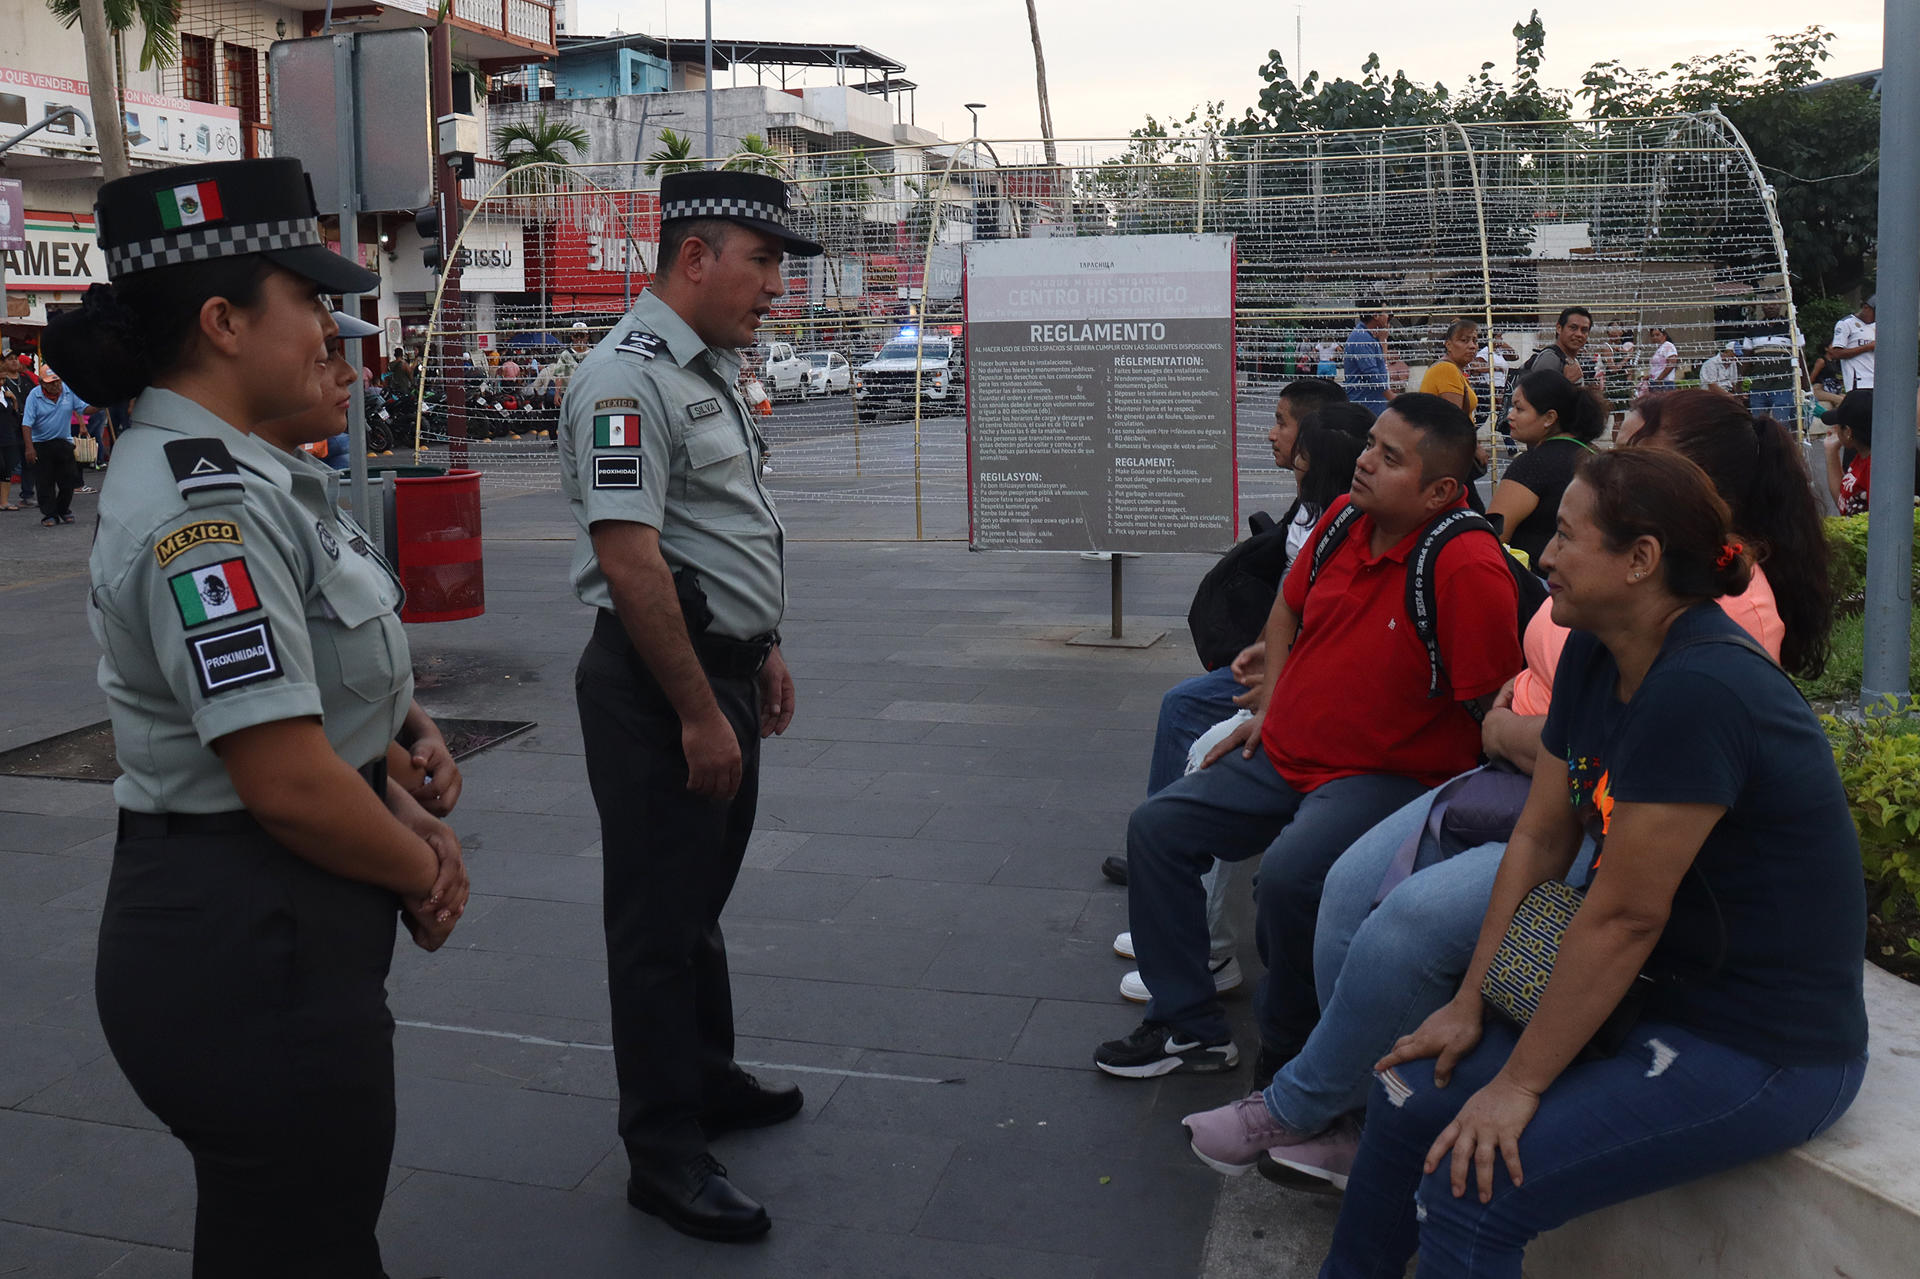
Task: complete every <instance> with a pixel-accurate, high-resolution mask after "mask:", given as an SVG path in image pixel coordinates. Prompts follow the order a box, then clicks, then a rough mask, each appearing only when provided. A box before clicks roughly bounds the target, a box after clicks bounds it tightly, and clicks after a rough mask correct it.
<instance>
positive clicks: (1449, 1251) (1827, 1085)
mask: <svg viewBox="0 0 1920 1279" xmlns="http://www.w3.org/2000/svg"><path fill="white" fill-rule="evenodd" d="M1409 882H1411V881H1409ZM1516 1038H1517V1036H1516V1035H1515V1032H1514V1031H1513V1030H1512V1029H1511V1028H1509V1027H1508V1026H1506V1025H1505V1024H1504V1023H1500V1022H1496V1021H1495V1020H1494V1019H1492V1018H1489V1019H1488V1022H1487V1029H1486V1035H1485V1037H1484V1038H1483V1039H1482V1040H1481V1041H1480V1046H1479V1047H1478V1048H1476V1049H1474V1051H1473V1052H1471V1053H1469V1054H1468V1055H1467V1056H1466V1057H1465V1058H1463V1059H1462V1060H1461V1061H1460V1063H1459V1065H1457V1066H1456V1067H1455V1068H1454V1072H1453V1081H1452V1083H1450V1084H1449V1085H1448V1086H1447V1087H1446V1088H1444V1089H1442V1088H1435V1087H1434V1084H1433V1063H1432V1062H1431V1061H1420V1062H1407V1063H1405V1064H1403V1065H1400V1066H1398V1067H1396V1068H1395V1069H1396V1071H1397V1073H1398V1074H1399V1076H1400V1078H1401V1079H1403V1080H1405V1081H1406V1083H1407V1085H1408V1086H1409V1087H1410V1088H1411V1089H1412V1090H1413V1091H1412V1095H1411V1096H1409V1097H1408V1098H1407V1099H1406V1101H1405V1103H1404V1104H1401V1105H1396V1104H1395V1103H1393V1102H1392V1101H1390V1100H1388V1095H1387V1092H1386V1090H1385V1089H1382V1088H1376V1089H1375V1090H1374V1093H1373V1100H1372V1102H1371V1103H1370V1104H1369V1105H1368V1107H1367V1124H1366V1131H1365V1133H1364V1135H1363V1136H1362V1137H1361V1140H1360V1153H1359V1156H1358V1157H1357V1159H1356V1160H1355V1161H1354V1166H1353V1176H1352V1180H1351V1181H1350V1182H1349V1183H1348V1185H1347V1197H1346V1200H1345V1202H1343V1203H1342V1204H1341V1206H1340V1221H1339V1224H1338V1225H1337V1226H1336V1227H1335V1228H1334V1232H1333V1248H1332V1251H1330V1252H1329V1253H1328V1254H1327V1260H1326V1263H1325V1264H1324V1265H1322V1266H1321V1268H1320V1277H1321V1279H1388V1277H1389V1276H1391V1279H1400V1276H1401V1275H1402V1274H1403V1273H1404V1272H1405V1270H1406V1265H1407V1261H1408V1259H1409V1258H1410V1257H1412V1256H1413V1254H1414V1251H1415V1249H1416V1248H1417V1249H1418V1251H1419V1253H1420V1279H1465V1277H1467V1276H1472V1279H1520V1260H1521V1255H1522V1253H1523V1252H1524V1251H1525V1249H1526V1246H1527V1244H1528V1242H1529V1241H1531V1240H1532V1239H1533V1237H1534V1236H1535V1235H1538V1234H1541V1233H1543V1232H1545V1231H1548V1230H1552V1229H1553V1228H1554V1227H1556V1226H1559V1225H1562V1224H1564V1223H1566V1222H1568V1221H1571V1220H1572V1219H1573V1218H1575V1217H1578V1216H1581V1215H1582V1214H1584V1213H1589V1212H1592V1211H1594V1210H1595V1209H1597V1208H1604V1207H1606V1206H1607V1205H1609V1204H1615V1203H1620V1202H1622V1201H1623V1200H1627V1199H1633V1198H1636V1197H1638V1196H1640V1195H1646V1194H1651V1193H1653V1192H1654V1191H1656V1190H1664V1189H1666V1188H1667V1187H1669V1186H1677V1185H1681V1184H1683V1183H1685V1182H1689V1181H1695V1180H1698V1179H1699V1178H1701V1177H1705V1176H1709V1175H1710V1174H1713V1173H1716V1172H1721V1171H1724V1170H1725V1169H1728V1168H1732V1167H1735V1166H1737V1165H1739V1164H1743V1163H1746V1162H1748V1161H1749V1160H1753V1159H1758V1158H1760V1157H1761V1156H1763V1155H1770V1154H1774V1153H1776V1152H1778V1151H1782V1150H1787V1149H1790V1148H1792V1147H1794V1146H1797V1145H1799V1144H1801V1143H1802V1142H1804V1141H1808V1140H1810V1139H1811V1138H1813V1137H1816V1136H1818V1135H1819V1134H1821V1133H1822V1132H1825V1131H1826V1130H1827V1129H1828V1128H1829V1127H1831V1126H1832V1125H1833V1123H1834V1121H1835V1120H1837V1119H1839V1118H1840V1116H1841V1115H1842V1114H1844V1113H1845V1112H1846V1109H1847V1107H1848V1106H1849V1105H1851V1104H1852V1102H1853V1098H1854V1094H1855V1093H1857V1092H1859V1090H1860V1080H1861V1077H1862V1076H1863V1075H1864V1074H1865V1073H1866V1066H1867V1058H1866V1054H1865V1053H1862V1054H1861V1055H1860V1056H1859V1057H1858V1058H1856V1059H1854V1060H1853V1061H1849V1062H1845V1063H1841V1064H1836V1065H1831V1066H1775V1065H1773V1064H1771V1063H1769V1062H1764V1061H1761V1060H1760V1059H1759V1058H1757V1057H1750V1056H1748V1055H1747V1054H1746V1053H1743V1052H1739V1051H1736V1050H1735V1049H1732V1048H1728V1047H1726V1046H1725V1045H1722V1044H1716V1043H1714V1042H1712V1041H1711V1040H1706V1039H1702V1038H1700V1037H1699V1036H1697V1035H1694V1034H1692V1033H1691V1032H1689V1031H1687V1030H1685V1029H1683V1028H1681V1027H1679V1026H1675V1025H1672V1024H1671V1023H1663V1022H1643V1023H1641V1025H1640V1026H1639V1027H1638V1028H1637V1029H1636V1030H1635V1031H1634V1032H1633V1034H1632V1035H1631V1036H1630V1037H1629V1038H1628V1040H1627V1043H1626V1045H1625V1046H1624V1047H1623V1048H1622V1049H1621V1050H1620V1052H1619V1053H1618V1054H1617V1055H1615V1056H1613V1057H1608V1058H1606V1059H1604V1060H1602V1061H1588V1062H1576V1063H1575V1064H1573V1065H1571V1066H1569V1067H1567V1069H1566V1071H1565V1072H1564V1073H1563V1074H1562V1075H1561V1076H1560V1078H1559V1079H1557V1080H1555V1081H1554V1083H1553V1086H1552V1087H1550V1088H1549V1089H1547V1092H1546V1094H1545V1095H1544V1096H1543V1097H1542V1098H1541V1100H1540V1109H1539V1111H1538V1113H1536V1114H1535V1115H1534V1117H1533V1122H1532V1123H1530V1124H1528V1125H1527V1127H1526V1131H1524V1132H1523V1133H1521V1134H1520V1142H1519V1154H1520V1167H1521V1170H1522V1171H1523V1172H1524V1173H1525V1175H1526V1181H1525V1184H1524V1185H1521V1186H1518V1187H1516V1186H1515V1185H1514V1184H1513V1182H1512V1181H1511V1180H1509V1178H1508V1176H1507V1170H1506V1164H1505V1162H1504V1161H1503V1160H1500V1159H1495V1160H1494V1164H1493V1198H1492V1199H1491V1201H1489V1202H1488V1203H1484V1204H1483V1203H1481V1202H1480V1197H1479V1192H1478V1190H1477V1189H1476V1188H1475V1186H1474V1184H1473V1180H1472V1176H1471V1174H1470V1175H1469V1180H1468V1186H1467V1193H1466V1194H1465V1195H1463V1196H1461V1197H1460V1198H1458V1199H1456V1198H1454V1195H1453V1189H1452V1186H1451V1185H1450V1182H1449V1178H1450V1175H1451V1162H1452V1161H1451V1160H1450V1159H1443V1160H1442V1161H1441V1163H1440V1166H1439V1167H1438V1168H1436V1169H1434V1171H1433V1172H1432V1173H1431V1174H1426V1175H1423V1174H1422V1173H1421V1164H1422V1162H1423V1161H1424V1160H1425V1158H1426V1154H1427V1150H1428V1148H1429V1147H1430V1146H1431V1145H1432V1144H1433V1140H1434V1138H1436V1137H1438V1136H1439V1135H1440V1131H1441V1130H1442V1129H1443V1128H1445V1127H1446V1126H1447V1125H1448V1124H1449V1123H1451V1122H1452V1121H1453V1118H1454V1116H1455V1115H1456V1114H1458V1113H1459V1111H1460V1108H1461V1107H1462V1106H1464V1105H1465V1104H1466V1102H1467V1099H1468V1098H1470V1097H1472V1096H1473V1094H1474V1093H1475V1092H1476V1091H1477V1090H1478V1089H1480V1088H1481V1087H1482V1086H1484V1085H1485V1084H1486V1083H1487V1081H1488V1080H1490V1079H1492V1078H1493V1076H1494V1075H1495V1074H1496V1073H1497V1072H1498V1071H1499V1069H1500V1067H1501V1066H1502V1065H1504V1064H1505V1063H1506V1060H1507V1056H1508V1054H1509V1053H1511V1052H1512V1051H1513V1045H1514V1042H1515V1039H1516ZM1655 1045H1657V1047H1656V1046H1655Z"/></svg>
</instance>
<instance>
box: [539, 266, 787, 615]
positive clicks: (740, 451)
mask: <svg viewBox="0 0 1920 1279" xmlns="http://www.w3.org/2000/svg"><path fill="white" fill-rule="evenodd" d="M739 370H740V360H739V357H738V356H736V355H735V354H734V353H733V352H731V351H720V350H715V349H713V348H710V347H708V346H707V344H706V343H705V342H702V341H701V340H700V338H699V336H698V335H697V334H695V333H694V331H693V330H692V329H691V328H689V327H688V326H687V323H686V321H684V320H682V319H681V318H680V317H679V316H678V315H676V314H675V313H674V311H673V309H672V308H671V307H669V306H668V305H667V304H666V303H664V302H662V301H661V300H660V299H659V297H658V296H657V295H655V294H654V292H653V291H652V290H651V289H649V290H647V291H646V292H644V293H642V294H641V295H640V300H639V301H638V302H636V303H635V304H634V307H633V309H632V310H631V311H629V312H628V313H627V315H626V316H625V318H623V319H622V320H621V321H620V322H619V323H618V324H616V325H614V327H613V331H612V332H610V333H608V334H607V336H606V337H605V338H604V339H603V340H602V341H601V343H600V345H599V346H597V347H595V348H594V349H593V350H592V351H591V352H589V353H588V355H587V357H586V358H585V359H583V360H582V361H581V362H580V367H579V369H578V370H576V371H575V372H574V374H573V376H572V378H571V379H570V380H569V381H568V383H567V398H566V399H565V401H564V402H563V403H562V404H561V406H560V484H561V488H562V489H563V490H564V491H565V493H566V495H567V503H568V505H569V507H570V508H571V509H572V511H573V517H574V520H575V521H576V522H577V523H578V525H579V527H580V532H579V536H578V537H577V538H576V539H575V541H574V547H573V589H574V593H575V594H577V595H578V596H579V597H580V599H581V601H582V602H583V603H586V604H590V605H592V606H593V607H595V608H612V607H613V595H612V593H611V592H610V591H609V590H608V589H607V578H606V574H605V573H603V572H601V570H600V561H599V559H598V558H597V557H596V556H595V555H594V551H593V538H592V536H591V534H590V530H591V529H592V527H593V525H594V523H595V522H596V521H599V520H626V521H630V522H632V523H636V524H645V525H648V526H650V527H652V528H655V529H658V530H659V531H660V553H661V555H662V556H663V557H664V558H665V559H666V561H667V566H668V567H669V568H676V569H677V568H682V567H686V568H692V569H694V570H695V571H697V572H698V573H699V574H700V586H701V589H702V590H704V591H705V592H706V595H707V604H708V606H709V607H710V608H712V610H713V625H712V628H711V630H712V633H713V634H716V635H724V636H727V637H728V638H731V639H739V640H745V639H753V638H755V637H757V636H760V635H764V634H766V633H767V632H768V631H771V630H773V629H774V628H775V627H777V626H779V625H780V618H781V616H782V615H783V614H784V613H785V612H786V604H787V587H786V571H785V561H784V556H785V549H786V530H785V529H784V528H782V527H781V524H780V517H779V516H778V515H777V514H775V512H774V509H773V499H772V498H771V497H770V496H768V494H767V491H766V489H765V488H764V487H763V486H762V485H761V483H760V466H761V463H762V461H763V460H764V458H765V456H766V441H765V440H763V439H762V438H761V437H760V433H759V431H758V430H756V429H755V428H754V426H753V418H752V416H751V414H749V413H748V412H747V406H746V404H745V403H743V402H742V401H741V399H740V395H739V392H738V391H736V390H735V389H734V380H735V378H736V377H737V375H738V373H739Z"/></svg>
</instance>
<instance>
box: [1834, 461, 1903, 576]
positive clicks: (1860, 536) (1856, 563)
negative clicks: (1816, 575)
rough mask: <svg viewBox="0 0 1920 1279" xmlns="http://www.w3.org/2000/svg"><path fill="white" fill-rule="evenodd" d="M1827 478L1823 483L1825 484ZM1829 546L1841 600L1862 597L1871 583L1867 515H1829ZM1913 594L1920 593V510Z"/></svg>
mask: <svg viewBox="0 0 1920 1279" xmlns="http://www.w3.org/2000/svg"><path fill="white" fill-rule="evenodd" d="M1825 482H1826V481H1825V479H1824V478H1823V479H1822V480H1821V483H1823V484H1824V483H1825ZM1827 549H1828V550H1829V551H1830V552H1831V553H1832V560H1831V565H1832V571H1833V593H1834V596H1835V598H1837V599H1841V600H1847V599H1855V598H1858V597H1859V596H1860V595H1861V594H1862V592H1864V591H1865V590H1866V582H1867V516H1866V515H1865V514H1864V513H1863V514H1860V515H1830V516H1828V517H1827ZM1912 572H1913V593H1914V595H1916V596H1920V511H1916V512H1915V513H1914V519H1913V569H1912Z"/></svg>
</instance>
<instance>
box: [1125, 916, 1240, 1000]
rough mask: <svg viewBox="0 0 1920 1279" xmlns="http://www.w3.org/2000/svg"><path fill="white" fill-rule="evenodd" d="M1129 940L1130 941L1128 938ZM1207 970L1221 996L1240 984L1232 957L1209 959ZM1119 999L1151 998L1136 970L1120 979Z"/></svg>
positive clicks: (1238, 966)
mask: <svg viewBox="0 0 1920 1279" xmlns="http://www.w3.org/2000/svg"><path fill="white" fill-rule="evenodd" d="M1121 936H1123V937H1125V936H1127V934H1125V933H1122V934H1121ZM1117 940H1118V939H1116V941H1117ZM1129 940H1131V938H1130V937H1129ZM1207 968H1208V970H1209V971H1211V972H1212V973H1213V988H1214V990H1215V991H1217V992H1218V993H1220V994H1222V995H1224V994H1226V993H1227V992H1228V991H1230V990H1232V989H1233V988H1234V987H1235V986H1238V985H1239V984H1240V982H1241V977H1240V961H1239V960H1238V959H1236V958H1235V957H1234V956H1232V955H1228V956H1227V957H1226V958H1225V959H1209V960H1208V961H1207ZM1120 998H1122V999H1128V1000H1132V1001H1133V1002H1134V1003H1136V1004H1144V1003H1146V1002H1147V1001H1148V1000H1150V999H1152V998H1153V996H1152V994H1151V993H1149V992H1148V990H1147V983H1145V982H1143V981H1141V980H1140V973H1139V972H1138V970H1136V971H1134V972H1130V973H1128V974H1127V975H1126V976H1125V977H1122V978H1121V979H1120Z"/></svg>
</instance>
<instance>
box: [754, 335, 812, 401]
mask: <svg viewBox="0 0 1920 1279" xmlns="http://www.w3.org/2000/svg"><path fill="white" fill-rule="evenodd" d="M747 362H748V364H749V366H750V367H751V368H752V370H753V374H754V376H755V377H758V378H759V379H760V382H761V384H762V385H763V386H765V387H766V388H767V394H768V395H769V396H771V397H772V398H774V399H776V400H778V399H781V398H782V397H786V396H791V397H792V398H794V399H796V400H797V399H799V398H800V397H802V396H804V395H805V394H806V393H807V368H808V365H807V362H806V361H805V360H803V359H801V358H800V357H799V356H797V355H795V354H794V353H793V343H791V342H762V343H761V344H760V345H758V346H756V347H754V348H753V350H752V351H751V352H749V353H748V360H747Z"/></svg>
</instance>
